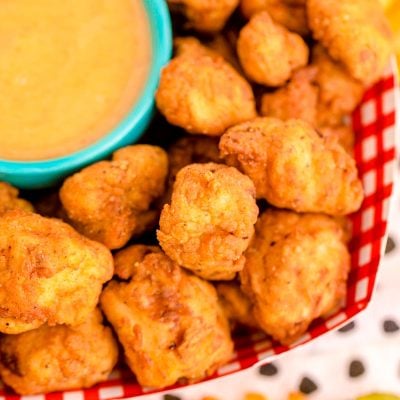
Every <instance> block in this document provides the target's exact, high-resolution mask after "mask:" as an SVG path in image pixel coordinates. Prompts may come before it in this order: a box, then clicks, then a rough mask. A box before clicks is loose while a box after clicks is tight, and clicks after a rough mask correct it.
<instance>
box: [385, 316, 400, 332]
mask: <svg viewBox="0 0 400 400" xmlns="http://www.w3.org/2000/svg"><path fill="white" fill-rule="evenodd" d="M399 329H400V327H399V325H398V324H397V322H396V321H393V320H392V319H387V320H385V321H383V330H384V331H385V332H386V333H394V332H397V331H398V330H399Z"/></svg>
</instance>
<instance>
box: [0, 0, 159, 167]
mask: <svg viewBox="0 0 400 400" xmlns="http://www.w3.org/2000/svg"><path fill="white" fill-rule="evenodd" d="M0 49H1V50H0V93H1V96H0V158H1V159H8V160H20V161H29V160H44V159H49V158H54V157H59V156H64V155H67V154H70V153H72V152H74V151H77V150H81V149H83V148H85V147H87V146H88V145H90V144H92V143H94V142H95V141H96V140H98V139H100V138H101V137H103V136H105V135H106V134H107V133H109V132H110V131H111V130H112V129H113V128H114V127H115V126H116V125H117V124H118V122H120V121H121V119H122V118H123V117H124V116H125V115H126V114H127V113H128V112H129V111H130V109H131V108H132V106H133V105H134V103H135V101H136V100H137V98H138V96H139V95H140V93H141V91H142V89H143V87H144V85H145V82H146V78H147V75H148V73H149V69H150V63H151V39H150V27H149V23H148V19H147V15H146V11H145V9H144V6H143V4H142V2H141V1H140V0H64V1H55V0H1V1H0Z"/></svg>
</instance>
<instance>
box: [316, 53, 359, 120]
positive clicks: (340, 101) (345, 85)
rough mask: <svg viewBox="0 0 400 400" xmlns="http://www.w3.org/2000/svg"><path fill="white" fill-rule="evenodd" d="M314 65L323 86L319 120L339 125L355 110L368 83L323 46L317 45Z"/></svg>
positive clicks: (319, 98) (319, 99) (319, 83)
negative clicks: (356, 78) (363, 81)
mask: <svg viewBox="0 0 400 400" xmlns="http://www.w3.org/2000/svg"><path fill="white" fill-rule="evenodd" d="M313 65H315V66H316V67H317V71H318V73H317V76H316V83H317V85H318V88H319V95H318V111H317V124H318V125H319V126H327V125H328V126H335V125H338V124H341V123H343V117H345V116H347V115H349V114H351V113H352V112H353V111H354V109H355V108H356V107H357V105H358V104H359V103H360V101H361V98H362V95H363V93H364V86H363V85H362V83H360V82H359V81H357V80H355V79H354V78H353V77H352V76H351V75H349V73H348V72H347V71H346V70H345V69H344V68H343V66H341V65H340V64H338V63H336V62H335V61H334V60H333V59H332V58H331V57H330V56H329V55H328V53H327V52H326V51H325V50H324V49H323V47H322V46H315V47H314V49H313Z"/></svg>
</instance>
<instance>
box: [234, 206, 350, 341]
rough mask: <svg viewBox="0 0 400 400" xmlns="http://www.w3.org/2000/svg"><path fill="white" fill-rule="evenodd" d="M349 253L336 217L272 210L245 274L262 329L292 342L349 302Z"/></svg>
mask: <svg viewBox="0 0 400 400" xmlns="http://www.w3.org/2000/svg"><path fill="white" fill-rule="evenodd" d="M349 269H350V255H349V252H348V250H347V248H346V245H345V243H344V238H343V231H342V229H341V227H340V225H339V224H337V223H336V222H335V221H334V219H332V218H329V217H328V216H325V215H319V214H296V213H293V212H289V211H276V210H268V211H266V212H265V213H264V214H262V215H261V217H260V218H259V220H258V222H257V224H256V234H255V236H254V239H253V241H252V243H251V245H250V247H249V249H248V250H247V252H246V265H245V268H244V269H243V271H242V272H241V273H240V278H241V281H242V289H243V291H244V292H245V293H246V294H247V295H248V296H249V297H250V299H251V300H252V302H253V305H254V307H253V313H254V316H255V317H256V320H257V322H258V323H259V324H260V326H261V328H262V329H263V330H265V332H267V333H268V334H270V335H271V336H272V337H273V338H274V339H276V340H279V341H280V342H282V343H283V344H289V343H291V342H293V341H294V340H296V339H297V338H298V337H299V336H300V335H302V334H303V333H304V332H305V331H306V330H307V328H308V326H309V324H310V323H311V321H312V320H313V319H315V318H318V317H320V316H324V315H327V314H329V313H331V312H333V311H335V310H336V309H337V308H338V307H339V306H340V305H341V303H342V302H343V301H344V299H345V295H346V281H347V275H348V272H349Z"/></svg>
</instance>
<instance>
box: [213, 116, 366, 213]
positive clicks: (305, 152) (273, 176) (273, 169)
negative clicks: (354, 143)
mask: <svg viewBox="0 0 400 400" xmlns="http://www.w3.org/2000/svg"><path fill="white" fill-rule="evenodd" d="M219 147H220V151H221V155H222V156H223V157H225V160H226V162H227V163H228V165H232V166H235V167H237V168H238V169H239V170H241V171H242V172H243V173H245V174H246V175H247V176H249V177H250V178H251V179H252V180H253V182H254V184H255V186H256V190H257V197H258V198H264V199H266V200H267V201H268V202H269V203H270V204H272V205H274V206H276V207H280V208H288V209H291V210H294V211H297V212H321V213H326V214H330V215H345V214H349V213H351V212H354V211H356V210H358V209H359V208H360V206H361V202H362V200H363V189H362V184H361V181H360V179H359V178H358V174H357V167H356V164H355V161H354V159H353V158H352V157H351V156H349V155H348V154H347V153H346V151H345V150H344V149H343V148H342V147H341V146H340V145H338V144H336V143H331V142H330V141H324V139H323V138H321V137H320V136H319V135H318V134H317V132H316V131H315V130H314V129H313V128H312V126H311V125H310V124H308V123H307V122H305V121H301V120H296V119H293V120H288V121H285V122H284V121H281V120H279V119H276V118H268V117H265V118H256V119H254V120H253V121H250V122H246V123H243V124H239V125H236V126H234V127H232V128H230V129H228V130H227V132H226V133H225V134H224V135H223V136H222V138H221V141H220V144H219Z"/></svg>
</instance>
